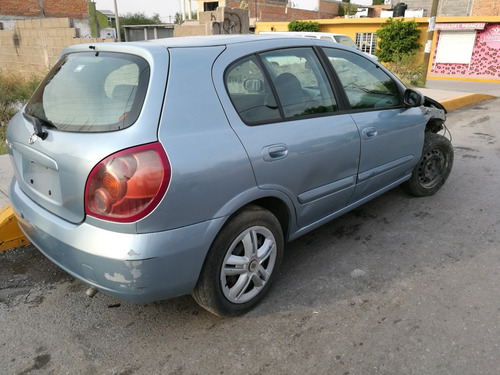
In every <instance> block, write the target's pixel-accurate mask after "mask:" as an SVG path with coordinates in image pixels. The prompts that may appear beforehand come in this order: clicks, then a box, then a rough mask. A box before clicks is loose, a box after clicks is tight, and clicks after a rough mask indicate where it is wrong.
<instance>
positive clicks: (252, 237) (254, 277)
mask: <svg viewBox="0 0 500 375" xmlns="http://www.w3.org/2000/svg"><path fill="white" fill-rule="evenodd" d="M283 242H284V241H283V231H282V229H281V226H280V223H279V221H278V220H277V219H276V217H275V216H274V215H273V214H272V213H270V212H269V211H267V210H264V209H262V208H260V207H256V206H252V207H250V208H247V209H245V210H243V211H241V212H240V213H238V214H236V216H235V217H233V218H232V219H230V221H229V222H228V223H227V224H226V225H225V226H224V227H223V228H222V230H221V232H220V233H219V234H218V235H217V237H216V238H215V240H214V243H213V244H212V246H211V248H210V251H209V252H208V255H207V258H206V259H205V264H204V266H203V269H202V272H201V274H200V278H199V280H198V283H197V285H196V287H195V289H194V291H193V293H192V296H193V298H194V299H195V300H196V302H198V303H199V304H200V305H201V306H202V307H204V308H205V309H207V310H208V311H210V312H212V313H214V314H217V315H221V316H236V315H242V314H244V313H246V312H248V311H249V310H251V309H252V308H253V307H254V306H255V305H256V304H257V303H258V302H259V301H260V300H261V299H262V297H264V295H265V294H266V293H267V291H268V290H269V288H270V286H271V284H272V282H273V281H274V279H275V278H276V276H277V274H278V273H279V270H280V266H281V260H282V258H283V247H284V244H283Z"/></svg>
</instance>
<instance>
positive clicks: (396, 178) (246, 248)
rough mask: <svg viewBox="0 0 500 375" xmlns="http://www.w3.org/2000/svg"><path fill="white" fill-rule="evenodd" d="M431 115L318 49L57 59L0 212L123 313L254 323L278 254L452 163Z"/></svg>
mask: <svg viewBox="0 0 500 375" xmlns="http://www.w3.org/2000/svg"><path fill="white" fill-rule="evenodd" d="M444 122H445V111H444V108H443V107H442V106H441V105H440V104H439V103H437V102H435V101H433V100H431V99H429V98H425V97H424V96H422V94H420V93H419V92H417V91H415V90H412V89H407V88H406V87H405V86H404V85H403V84H402V83H401V82H400V81H399V80H398V79H397V78H396V77H395V76H394V75H392V74H391V73H390V72H389V71H388V70H387V69H386V68H384V67H383V66H382V65H380V64H378V63H377V62H376V61H374V60H373V59H369V58H367V57H366V56H365V55H363V54H361V53H359V52H357V51H354V50H352V49H347V48H345V47H344V46H342V45H340V44H335V45H334V44H332V43H328V42H325V41H321V40H317V39H307V38H290V39H288V38H278V37H274V36H256V35H246V36H242V35H239V36H219V37H190V38H170V39H165V40H156V41H151V42H137V43H100V44H86V45H76V46H71V47H68V48H67V49H65V50H64V51H63V53H62V55H61V57H60V59H59V61H58V62H57V63H56V64H55V66H54V67H53V68H52V70H51V71H50V72H49V73H48V75H47V77H46V78H45V80H44V81H43V82H42V83H41V84H40V86H39V87H38V89H37V90H36V92H35V93H34V95H33V97H32V98H31V100H30V101H29V102H28V104H27V105H26V106H25V107H24V108H22V109H21V111H20V112H19V113H18V114H17V115H16V116H15V117H14V118H13V119H12V121H11V122H10V124H9V126H8V130H7V146H8V149H9V154H10V155H11V160H12V163H13V166H14V170H15V176H14V178H13V180H12V184H11V190H10V198H11V201H12V207H13V209H14V211H15V214H16V216H17V219H18V220H19V223H20V226H21V228H22V230H23V232H24V233H25V234H26V236H27V237H28V238H29V240H30V241H31V242H32V243H33V244H34V245H35V246H36V247H37V248H39V249H40V251H41V252H42V253H43V254H45V255H46V256H47V257H48V258H49V259H50V260H52V261H53V262H55V263H56V264H57V265H59V266H60V267H61V268H63V269H64V270H66V271H67V272H69V273H70V274H71V275H73V276H74V277H76V278H78V279H80V280H82V281H83V282H84V283H87V284H88V285H90V286H91V287H93V288H95V289H97V290H99V291H102V292H104V293H107V294H110V295H112V296H115V297H117V298H121V299H124V300H129V301H133V302H138V303H144V302H150V301H156V300H162V299H168V298H172V297H176V296H181V295H185V294H189V293H191V294H192V296H193V297H194V299H195V300H196V301H197V302H198V303H199V304H200V305H201V306H203V307H204V308H206V309H207V310H209V311H211V312H213V313H215V314H219V315H226V316H228V315H239V314H243V313H246V312H248V311H249V310H250V309H251V308H253V307H254V306H255V305H256V304H257V303H258V302H259V301H260V300H261V299H262V297H263V296H264V295H265V294H266V292H267V291H268V290H269V288H270V286H271V284H272V283H273V282H274V280H275V279H276V278H277V276H278V274H279V272H280V265H281V260H282V257H283V251H284V246H285V243H286V242H288V241H292V240H294V239H296V238H298V237H300V236H302V235H304V234H305V233H308V232H310V231H312V230H314V229H315V228H318V227H319V226H321V225H323V224H325V223H327V222H329V221H330V220H332V219H334V218H336V217H338V216H340V215H342V214H343V213H345V212H348V211H350V210H352V209H353V208H355V207H358V206H360V205H361V204H363V203H365V202H367V201H369V200H370V199H373V198H375V197H376V196H379V195H380V194H382V193H384V192H386V191H388V190H390V189H392V188H394V187H397V186H399V185H403V186H404V188H405V189H406V190H407V191H409V192H410V193H412V194H414V195H417V196H426V195H431V194H434V193H436V192H437V191H438V190H439V189H440V188H441V186H442V185H443V184H444V182H445V181H446V179H447V177H448V175H449V173H450V170H451V168H452V163H453V148H452V146H451V143H450V141H449V140H448V139H447V138H445V137H444V136H443V135H439V134H437V132H439V131H440V130H441V129H443V126H444Z"/></svg>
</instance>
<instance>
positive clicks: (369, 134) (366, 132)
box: [361, 127, 378, 139]
mask: <svg viewBox="0 0 500 375" xmlns="http://www.w3.org/2000/svg"><path fill="white" fill-rule="evenodd" d="M377 134H378V132H377V129H375V128H372V127H368V128H364V129H363V131H362V132H361V135H362V137H363V139H371V138H375V137H376V136H377Z"/></svg>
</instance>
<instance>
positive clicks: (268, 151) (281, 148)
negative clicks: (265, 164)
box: [262, 144, 288, 161]
mask: <svg viewBox="0 0 500 375" xmlns="http://www.w3.org/2000/svg"><path fill="white" fill-rule="evenodd" d="M287 155H288V148H287V147H286V145H284V144H278V145H271V146H266V147H264V148H263V149H262V158H263V159H264V160H265V161H275V160H279V159H283V158H285V157H286V156H287Z"/></svg>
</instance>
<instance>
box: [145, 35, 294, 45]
mask: <svg viewBox="0 0 500 375" xmlns="http://www.w3.org/2000/svg"><path fill="white" fill-rule="evenodd" d="M290 37H291V38H294V39H296V37H294V36H293V35H290ZM278 38H279V39H280V40H282V39H283V35H276V36H273V35H268V34H266V35H255V34H234V35H202V36H185V37H184V36H182V37H175V38H164V39H153V40H150V41H147V42H145V43H154V44H160V45H162V46H164V47H169V48H170V47H198V46H199V47H207V46H216V45H230V44H238V43H248V42H255V41H259V40H266V39H267V40H272V39H278Z"/></svg>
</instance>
